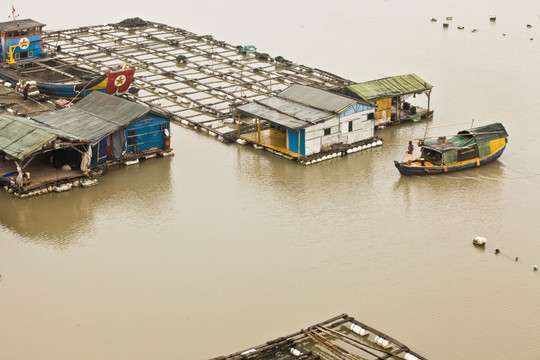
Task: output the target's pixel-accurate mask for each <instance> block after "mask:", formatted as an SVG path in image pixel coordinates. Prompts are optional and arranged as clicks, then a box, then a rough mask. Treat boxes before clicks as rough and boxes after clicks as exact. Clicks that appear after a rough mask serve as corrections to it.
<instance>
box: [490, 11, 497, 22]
mask: <svg viewBox="0 0 540 360" xmlns="http://www.w3.org/2000/svg"><path fill="white" fill-rule="evenodd" d="M489 20H491V21H495V20H497V15H496V14H495V13H491V14H489Z"/></svg>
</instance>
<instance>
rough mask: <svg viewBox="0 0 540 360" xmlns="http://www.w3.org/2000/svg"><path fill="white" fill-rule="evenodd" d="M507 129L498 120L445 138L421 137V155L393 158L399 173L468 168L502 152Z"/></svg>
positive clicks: (422, 173)
mask: <svg viewBox="0 0 540 360" xmlns="http://www.w3.org/2000/svg"><path fill="white" fill-rule="evenodd" d="M507 138H508V133H507V132H506V129H505V128H504V126H503V125H502V124H500V123H494V124H490V125H485V126H480V127H476V128H472V129H468V130H462V131H460V132H458V133H457V134H456V135H454V136H452V137H450V138H447V137H446V136H441V137H438V138H437V139H436V140H427V139H420V140H419V143H418V146H420V148H421V151H422V153H421V155H420V158H417V159H415V160H413V161H412V162H411V163H410V164H409V163H408V162H399V161H394V165H395V166H396V168H397V169H398V170H399V172H400V173H401V174H402V175H431V174H444V173H447V172H452V171H458V170H465V169H470V168H474V167H478V166H482V165H485V164H488V163H490V162H492V161H494V160H496V159H497V158H498V157H499V156H501V155H502V153H503V152H504V150H505V149H506V144H507V143H508V139H507Z"/></svg>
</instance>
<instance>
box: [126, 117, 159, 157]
mask: <svg viewBox="0 0 540 360" xmlns="http://www.w3.org/2000/svg"><path fill="white" fill-rule="evenodd" d="M165 129H167V130H168V131H169V134H170V121H169V119H167V118H166V117H164V116H161V115H158V114H155V113H149V114H147V115H146V116H144V117H143V118H141V119H140V120H138V121H137V122H135V123H133V124H131V125H129V126H128V127H126V140H127V149H126V152H128V153H129V152H135V153H137V152H140V151H143V150H147V149H150V148H154V147H156V148H163V147H164V146H165V137H166V136H165Z"/></svg>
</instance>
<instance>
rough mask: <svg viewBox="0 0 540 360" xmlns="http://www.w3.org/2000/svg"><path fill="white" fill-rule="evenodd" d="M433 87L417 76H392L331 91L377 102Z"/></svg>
mask: <svg viewBox="0 0 540 360" xmlns="http://www.w3.org/2000/svg"><path fill="white" fill-rule="evenodd" d="M432 88H433V86H432V85H431V84H428V83H427V82H426V81H424V80H422V79H421V78H420V77H419V76H418V75H416V74H406V75H398V76H390V77H386V78H383V79H377V80H372V81H366V82H362V83H357V84H351V85H346V86H341V87H337V88H334V89H331V91H333V92H336V93H340V94H343V95H347V96H352V97H354V98H360V99H363V100H365V101H376V100H381V99H387V98H390V97H396V96H402V95H407V94H413V93H421V92H423V91H426V90H431V89H432Z"/></svg>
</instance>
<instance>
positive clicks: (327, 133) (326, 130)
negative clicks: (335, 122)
mask: <svg viewBox="0 0 540 360" xmlns="http://www.w3.org/2000/svg"><path fill="white" fill-rule="evenodd" d="M331 130H332V129H330V128H328V129H324V135H330V134H331V133H332V131H331Z"/></svg>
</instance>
